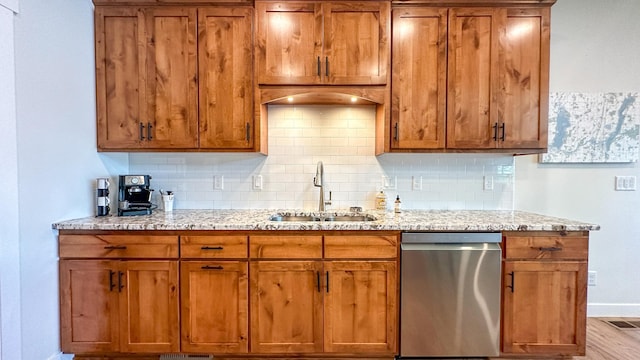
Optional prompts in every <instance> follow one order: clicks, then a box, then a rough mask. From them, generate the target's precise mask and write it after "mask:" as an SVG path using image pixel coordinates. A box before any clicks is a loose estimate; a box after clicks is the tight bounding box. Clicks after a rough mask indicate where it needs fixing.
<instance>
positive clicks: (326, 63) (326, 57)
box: [324, 56, 329, 77]
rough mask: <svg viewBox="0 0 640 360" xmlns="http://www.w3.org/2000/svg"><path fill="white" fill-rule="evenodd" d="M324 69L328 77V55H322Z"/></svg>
mask: <svg viewBox="0 0 640 360" xmlns="http://www.w3.org/2000/svg"><path fill="white" fill-rule="evenodd" d="M324 70H325V74H326V75H327V77H329V57H328V56H325V57H324Z"/></svg>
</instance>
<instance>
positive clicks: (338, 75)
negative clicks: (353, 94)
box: [320, 1, 390, 85]
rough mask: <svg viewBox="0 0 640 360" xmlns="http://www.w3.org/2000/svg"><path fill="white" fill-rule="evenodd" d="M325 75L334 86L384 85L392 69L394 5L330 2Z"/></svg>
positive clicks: (326, 15) (325, 9) (325, 10)
mask: <svg viewBox="0 0 640 360" xmlns="http://www.w3.org/2000/svg"><path fill="white" fill-rule="evenodd" d="M322 6H323V14H324V39H323V41H324V54H323V58H321V59H320V62H321V66H320V67H321V68H322V72H323V76H324V77H325V78H326V80H325V81H326V82H328V83H330V84H351V85H382V84H386V83H387V68H388V67H389V47H390V42H389V26H390V21H389V17H390V4H389V2H384V1H380V2H377V1H371V2H359V3H358V2H326V3H323V5H322Z"/></svg>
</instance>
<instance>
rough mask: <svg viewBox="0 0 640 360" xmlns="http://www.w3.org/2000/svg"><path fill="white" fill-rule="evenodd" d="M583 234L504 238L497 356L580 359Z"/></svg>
mask: <svg viewBox="0 0 640 360" xmlns="http://www.w3.org/2000/svg"><path fill="white" fill-rule="evenodd" d="M588 239H589V237H588V233H583V232H574V233H553V232H548V233H544V232H523V233H505V235H504V238H503V246H504V256H505V261H504V278H503V283H504V288H503V320H502V321H503V327H502V340H503V345H502V347H503V352H504V353H506V354H538V355H548V354H550V355H557V356H558V355H563V356H570V355H584V353H585V346H586V320H587V315H586V308H587V249H588Z"/></svg>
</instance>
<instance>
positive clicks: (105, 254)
mask: <svg viewBox="0 0 640 360" xmlns="http://www.w3.org/2000/svg"><path fill="white" fill-rule="evenodd" d="M58 242H59V253H60V257H61V258H111V259H117V258H137V259H141V258H143V259H154V258H155V259H158V258H178V237H177V236H167V235H136V236H132V235H90V234H87V235H60V236H59V237H58Z"/></svg>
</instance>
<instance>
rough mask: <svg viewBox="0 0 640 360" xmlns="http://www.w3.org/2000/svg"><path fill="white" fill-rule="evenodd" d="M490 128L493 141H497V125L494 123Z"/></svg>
mask: <svg viewBox="0 0 640 360" xmlns="http://www.w3.org/2000/svg"><path fill="white" fill-rule="evenodd" d="M492 128H493V141H498V123H494V124H493V126H492Z"/></svg>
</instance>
